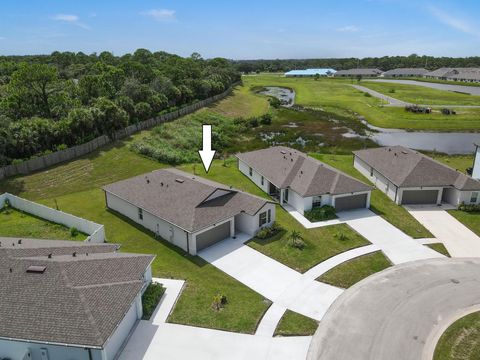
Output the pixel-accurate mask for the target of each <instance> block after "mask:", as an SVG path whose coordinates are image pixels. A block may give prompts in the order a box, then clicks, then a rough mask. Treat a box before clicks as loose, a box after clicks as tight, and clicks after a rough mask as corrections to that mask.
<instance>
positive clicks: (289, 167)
mask: <svg viewBox="0 0 480 360" xmlns="http://www.w3.org/2000/svg"><path fill="white" fill-rule="evenodd" d="M237 158H238V159H240V160H241V161H243V162H244V163H246V164H247V165H248V166H250V167H252V168H253V169H255V171H257V172H258V173H259V174H261V175H263V176H264V177H265V178H266V179H268V180H269V181H270V182H271V183H273V184H274V185H275V186H277V187H279V188H287V187H290V188H291V189H292V190H293V191H295V192H296V193H298V194H299V195H300V196H303V197H307V196H316V195H324V194H332V195H338V194H347V193H352V192H360V191H368V190H371V189H372V188H371V187H370V186H368V185H366V184H364V183H362V182H360V181H358V180H357V179H354V178H352V177H351V176H349V175H347V174H345V173H343V172H341V171H339V170H337V169H335V168H333V167H331V166H329V165H327V164H324V163H322V162H321V161H319V160H317V159H314V158H312V157H309V156H307V155H306V154H304V153H302V152H300V151H298V150H295V149H291V148H288V147H284V146H275V147H271V148H268V149H263V150H257V151H251V152H247V153H242V154H238V155H237Z"/></svg>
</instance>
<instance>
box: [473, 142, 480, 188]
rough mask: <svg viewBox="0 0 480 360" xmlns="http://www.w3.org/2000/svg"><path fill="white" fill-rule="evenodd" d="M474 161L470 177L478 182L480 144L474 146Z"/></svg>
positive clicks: (479, 177)
mask: <svg viewBox="0 0 480 360" xmlns="http://www.w3.org/2000/svg"><path fill="white" fill-rule="evenodd" d="M475 147H476V151H475V159H474V160H473V170H472V177H473V178H474V179H478V180H480V143H478V144H475Z"/></svg>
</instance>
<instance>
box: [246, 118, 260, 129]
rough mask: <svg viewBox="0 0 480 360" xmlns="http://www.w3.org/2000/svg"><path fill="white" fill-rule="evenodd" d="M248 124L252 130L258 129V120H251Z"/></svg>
mask: <svg viewBox="0 0 480 360" xmlns="http://www.w3.org/2000/svg"><path fill="white" fill-rule="evenodd" d="M248 123H249V124H250V126H251V127H252V128H256V127H258V119H257V118H251V119H250V120H249V121H248Z"/></svg>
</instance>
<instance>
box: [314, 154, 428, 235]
mask: <svg viewBox="0 0 480 360" xmlns="http://www.w3.org/2000/svg"><path fill="white" fill-rule="evenodd" d="M311 155H312V156H313V157H315V158H317V159H319V160H320V161H323V162H325V163H327V164H329V165H331V166H333V167H336V168H337V169H339V170H341V171H343V172H345V173H347V174H349V175H351V176H353V177H355V178H357V179H359V180H361V181H363V182H365V183H367V184H368V183H369V181H368V179H366V178H365V177H364V176H363V175H362V174H360V172H358V171H357V170H356V169H355V168H354V167H353V156H352V155H331V154H311ZM370 200H371V201H370V202H371V204H370V208H371V210H372V211H374V212H375V213H377V214H379V215H381V216H382V217H383V218H384V219H385V220H387V221H388V222H390V223H391V224H392V225H394V226H395V227H397V228H399V229H400V230H402V231H403V232H404V233H405V234H407V235H409V236H411V237H413V238H414V239H421V238H432V237H433V235H432V234H431V233H430V232H429V231H428V230H427V229H426V228H425V227H424V226H423V225H422V224H420V223H419V222H418V221H417V220H416V219H415V218H414V217H413V216H412V215H410V213H409V212H408V211H407V210H405V208H404V207H403V206H399V205H397V204H395V203H394V202H393V201H392V200H391V199H390V198H389V197H388V196H387V195H385V194H384V193H383V192H381V191H380V190H377V189H375V190H373V191H372V196H371V199H370Z"/></svg>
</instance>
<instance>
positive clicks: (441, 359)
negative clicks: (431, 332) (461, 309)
mask: <svg viewBox="0 0 480 360" xmlns="http://www.w3.org/2000/svg"><path fill="white" fill-rule="evenodd" d="M477 359H480V312H475V313H472V314H469V315H467V316H465V317H463V318H461V319H459V320H457V321H456V322H454V323H453V324H452V325H450V327H449V328H448V329H447V330H446V331H445V332H444V333H443V335H442V336H441V337H440V340H439V341H438V344H437V346H436V348H435V353H434V355H433V360H477Z"/></svg>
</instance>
